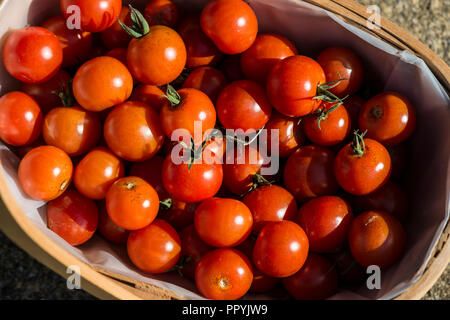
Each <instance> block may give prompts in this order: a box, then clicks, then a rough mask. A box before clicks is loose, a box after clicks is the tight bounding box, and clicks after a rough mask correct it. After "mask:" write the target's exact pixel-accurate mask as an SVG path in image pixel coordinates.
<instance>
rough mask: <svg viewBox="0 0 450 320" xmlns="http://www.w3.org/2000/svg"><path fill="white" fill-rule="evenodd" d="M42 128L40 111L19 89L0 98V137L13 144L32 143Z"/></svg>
mask: <svg viewBox="0 0 450 320" xmlns="http://www.w3.org/2000/svg"><path fill="white" fill-rule="evenodd" d="M41 129H42V111H41V109H40V108H39V106H38V104H37V103H36V101H35V100H34V99H33V98H32V97H30V96H29V95H27V94H26V93H23V92H20V91H12V92H9V93H7V94H5V95H4V96H2V97H1V98H0V138H1V139H2V140H3V141H5V142H6V143H9V144H11V145H13V146H24V145H27V144H30V143H33V142H34V141H35V140H36V139H37V138H38V137H39V135H40V133H41Z"/></svg>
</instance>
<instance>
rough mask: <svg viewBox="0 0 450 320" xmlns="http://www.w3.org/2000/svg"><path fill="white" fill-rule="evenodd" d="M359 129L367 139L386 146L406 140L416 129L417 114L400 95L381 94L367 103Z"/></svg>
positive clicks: (361, 113)
mask: <svg viewBox="0 0 450 320" xmlns="http://www.w3.org/2000/svg"><path fill="white" fill-rule="evenodd" d="M359 127H360V129H361V130H362V131H365V130H367V137H368V138H372V139H375V140H377V141H379V142H381V143H383V144H384V145H395V144H399V143H400V142H403V141H404V140H406V139H407V138H408V137H409V136H410V135H411V134H412V132H413V131H414V128H415V127H416V113H415V111H414V108H413V106H412V104H411V102H409V100H408V99H407V98H406V97H404V96H402V95H401V94H399V93H395V92H386V93H381V94H379V95H377V96H375V97H373V98H372V99H370V100H369V101H367V102H366V103H365V104H364V106H363V107H362V109H361V112H360V113H359Z"/></svg>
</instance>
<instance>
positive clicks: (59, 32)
mask: <svg viewBox="0 0 450 320" xmlns="http://www.w3.org/2000/svg"><path fill="white" fill-rule="evenodd" d="M42 28H45V29H47V30H50V31H51V32H53V33H54V34H55V35H56V36H57V37H58V40H59V42H60V44H61V47H62V49H63V62H62V66H63V67H70V66H74V65H78V64H80V63H81V62H83V61H85V60H86V59H87V58H88V57H89V54H90V53H91V50H92V44H93V38H92V34H91V33H90V32H86V31H84V32H83V31H81V30H78V29H73V30H69V29H68V28H67V21H66V19H65V18H64V17H63V16H62V15H58V16H54V17H52V18H49V19H47V20H45V21H44V22H43V23H42Z"/></svg>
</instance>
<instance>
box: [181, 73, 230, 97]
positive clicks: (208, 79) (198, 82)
mask: <svg viewBox="0 0 450 320" xmlns="http://www.w3.org/2000/svg"><path fill="white" fill-rule="evenodd" d="M227 83H228V80H227V78H225V76H224V75H223V73H222V72H220V71H219V70H217V69H214V68H211V67H200V68H197V69H195V70H193V71H192V72H191V73H190V74H189V76H188V77H187V78H186V80H185V81H184V83H183V88H195V89H198V90H200V91H202V92H203V93H205V94H206V95H207V96H208V97H209V98H210V99H211V101H216V99H217V96H218V95H219V93H220V92H221V91H222V90H223V88H225V86H226V85H227Z"/></svg>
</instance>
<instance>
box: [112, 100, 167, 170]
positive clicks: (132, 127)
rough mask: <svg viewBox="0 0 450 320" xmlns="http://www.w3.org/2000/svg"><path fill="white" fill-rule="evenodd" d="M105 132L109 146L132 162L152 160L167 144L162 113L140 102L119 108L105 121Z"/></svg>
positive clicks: (125, 104)
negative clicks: (162, 123)
mask: <svg viewBox="0 0 450 320" xmlns="http://www.w3.org/2000/svg"><path fill="white" fill-rule="evenodd" d="M103 135H104V137H105V141H106V143H107V144H108V147H109V148H110V149H111V150H112V151H113V152H114V153H115V154H116V155H118V156H119V157H121V158H123V159H125V160H128V161H144V160H147V159H150V158H151V157H153V156H154V155H155V154H156V153H158V151H159V150H160V149H161V147H162V146H163V143H164V133H163V131H162V129H161V125H160V122H159V115H158V113H156V111H155V110H153V109H152V108H151V107H150V106H148V105H146V104H145V103H142V102H137V101H127V102H124V103H122V104H120V105H118V106H117V107H115V108H114V109H113V110H112V111H111V112H110V113H109V114H108V117H107V118H106V120H105V124H104V127H103Z"/></svg>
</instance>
